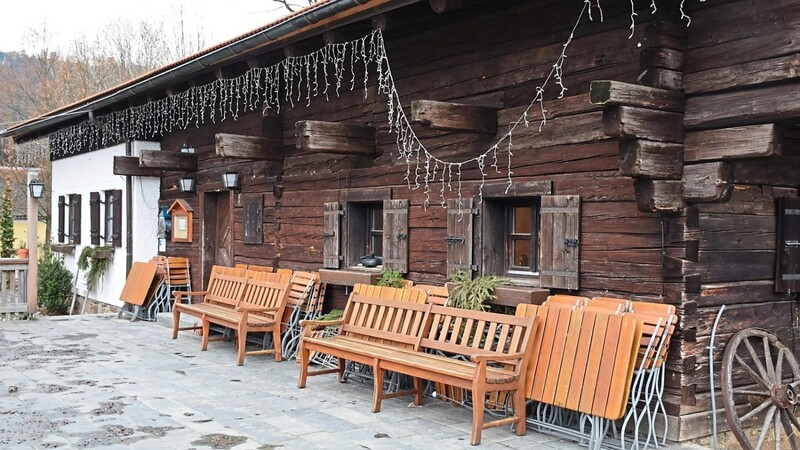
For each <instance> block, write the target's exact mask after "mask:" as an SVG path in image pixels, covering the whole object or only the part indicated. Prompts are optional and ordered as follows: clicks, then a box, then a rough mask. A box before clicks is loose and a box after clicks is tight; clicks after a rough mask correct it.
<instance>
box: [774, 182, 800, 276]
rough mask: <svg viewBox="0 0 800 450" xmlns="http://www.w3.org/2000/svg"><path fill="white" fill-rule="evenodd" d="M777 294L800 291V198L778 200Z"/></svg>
mask: <svg viewBox="0 0 800 450" xmlns="http://www.w3.org/2000/svg"><path fill="white" fill-rule="evenodd" d="M777 212H778V230H777V231H778V236H777V237H778V239H777V240H776V244H777V245H776V250H777V253H778V255H777V263H776V276H775V291H776V292H798V291H800V198H797V197H781V198H779V199H778V210H777Z"/></svg>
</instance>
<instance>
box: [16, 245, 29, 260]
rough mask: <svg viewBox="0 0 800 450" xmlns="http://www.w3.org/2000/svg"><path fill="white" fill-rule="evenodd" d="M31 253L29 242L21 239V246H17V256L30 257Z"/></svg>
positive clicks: (21, 257)
mask: <svg viewBox="0 0 800 450" xmlns="http://www.w3.org/2000/svg"><path fill="white" fill-rule="evenodd" d="M29 255H30V250H28V244H26V243H25V241H19V246H17V258H20V259H28V256H29Z"/></svg>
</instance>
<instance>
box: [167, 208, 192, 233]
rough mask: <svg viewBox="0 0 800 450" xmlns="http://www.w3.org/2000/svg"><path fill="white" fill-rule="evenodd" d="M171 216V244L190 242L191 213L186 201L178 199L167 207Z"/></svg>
mask: <svg viewBox="0 0 800 450" xmlns="http://www.w3.org/2000/svg"><path fill="white" fill-rule="evenodd" d="M168 212H169V214H170V216H172V242H192V213H193V212H194V209H192V207H191V206H189V204H188V203H186V200H182V199H178V200H175V201H174V202H172V206H170V207H169V211H168Z"/></svg>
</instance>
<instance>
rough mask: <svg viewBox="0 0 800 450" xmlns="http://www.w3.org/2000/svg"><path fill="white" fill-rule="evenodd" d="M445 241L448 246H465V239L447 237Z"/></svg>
mask: <svg viewBox="0 0 800 450" xmlns="http://www.w3.org/2000/svg"><path fill="white" fill-rule="evenodd" d="M444 240H445V242H447V245H453V244H463V243H464V241H465V239H464V238H463V237H458V236H445V237H444Z"/></svg>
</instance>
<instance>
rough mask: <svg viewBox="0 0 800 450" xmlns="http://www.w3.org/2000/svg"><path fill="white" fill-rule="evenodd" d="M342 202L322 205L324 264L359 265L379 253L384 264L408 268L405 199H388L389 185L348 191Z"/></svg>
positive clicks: (385, 266) (397, 268)
mask: <svg viewBox="0 0 800 450" xmlns="http://www.w3.org/2000/svg"><path fill="white" fill-rule="evenodd" d="M343 196H344V197H348V196H349V199H348V201H345V202H342V203H340V202H330V203H325V205H324V211H325V212H324V214H325V215H324V231H323V234H322V236H323V258H324V259H323V266H324V267H325V268H329V269H339V268H359V267H363V266H359V264H360V263H361V258H362V257H363V256H368V255H373V254H374V255H375V256H380V257H381V258H382V260H383V267H384V268H392V269H395V270H399V271H400V272H404V273H405V272H407V271H408V200H389V199H388V197H390V196H391V190H390V189H375V190H364V191H348V192H347V193H346V194H345V195H343Z"/></svg>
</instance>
